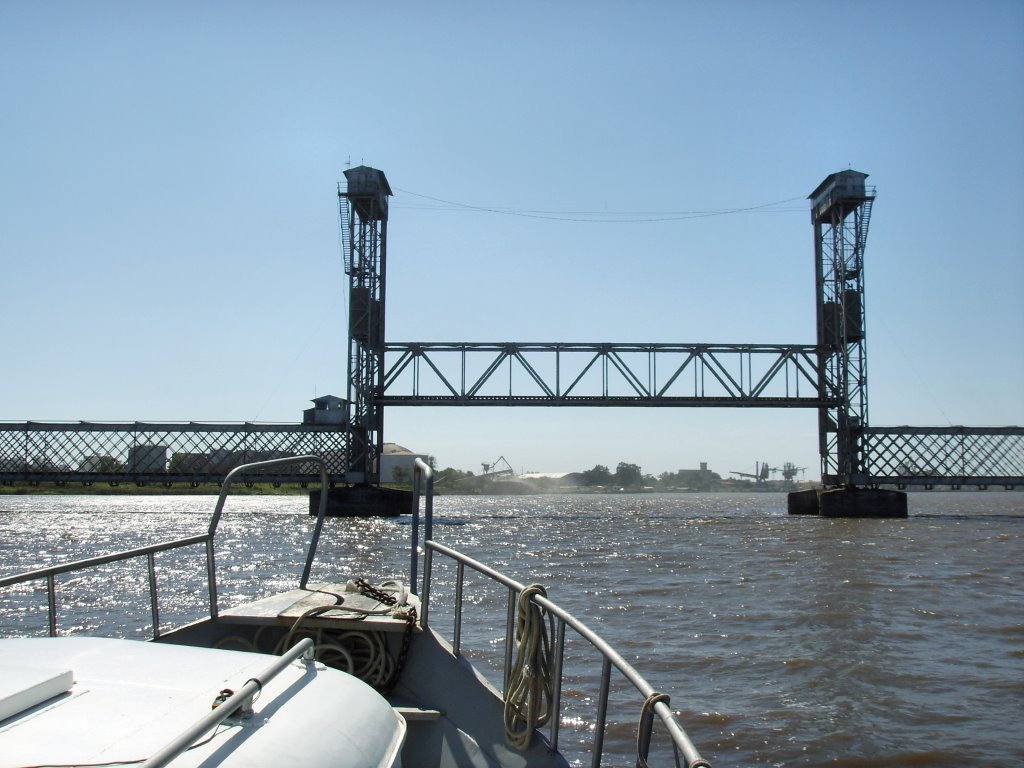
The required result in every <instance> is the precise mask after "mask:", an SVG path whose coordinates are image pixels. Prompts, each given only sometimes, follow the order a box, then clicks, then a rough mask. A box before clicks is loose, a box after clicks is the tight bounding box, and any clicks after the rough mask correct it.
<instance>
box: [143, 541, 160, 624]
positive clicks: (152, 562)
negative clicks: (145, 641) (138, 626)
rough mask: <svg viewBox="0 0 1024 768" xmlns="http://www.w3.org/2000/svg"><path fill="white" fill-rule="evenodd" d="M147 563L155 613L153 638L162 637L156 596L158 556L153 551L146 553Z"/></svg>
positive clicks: (152, 607)
mask: <svg viewBox="0 0 1024 768" xmlns="http://www.w3.org/2000/svg"><path fill="white" fill-rule="evenodd" d="M146 564H147V567H148V570H149V609H150V611H151V613H152V615H153V639H154V640H156V639H157V638H158V637H160V606H159V603H158V601H157V597H156V558H155V557H153V553H152V552H147V553H146Z"/></svg>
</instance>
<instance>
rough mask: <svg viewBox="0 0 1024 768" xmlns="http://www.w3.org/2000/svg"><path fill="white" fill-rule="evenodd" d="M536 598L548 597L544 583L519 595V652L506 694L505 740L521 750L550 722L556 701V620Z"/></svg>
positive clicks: (517, 636) (517, 625) (517, 617)
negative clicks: (553, 677) (554, 676)
mask: <svg viewBox="0 0 1024 768" xmlns="http://www.w3.org/2000/svg"><path fill="white" fill-rule="evenodd" d="M534 595H541V596H543V597H547V590H545V589H544V587H543V586H541V585H540V584H531V585H530V586H528V587H526V588H525V589H523V591H522V592H521V593H520V594H519V601H518V604H517V607H516V638H515V639H516V642H517V643H518V649H517V652H516V658H515V662H514V664H513V665H512V669H511V671H510V673H509V679H508V690H507V692H506V695H505V741H506V742H507V743H508V744H509V746H511V747H513V748H515V749H520V750H522V749H526V748H527V747H529V746H530V741H531V740H532V739H533V733H534V730H535V729H536V728H538V727H539V726H542V725H544V724H545V723H546V722H547V721H548V719H549V718H550V716H551V705H552V701H553V699H554V680H553V679H552V675H551V670H552V667H553V657H552V650H553V649H552V643H551V636H552V635H553V634H554V627H553V621H552V619H551V616H550V615H548V613H547V612H546V611H544V610H542V609H541V607H540V606H539V605H537V604H536V603H535V602H533V596H534ZM545 619H547V623H545Z"/></svg>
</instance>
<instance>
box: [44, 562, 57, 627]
mask: <svg viewBox="0 0 1024 768" xmlns="http://www.w3.org/2000/svg"><path fill="white" fill-rule="evenodd" d="M46 603H47V607H48V608H49V610H50V617H49V620H50V637H56V636H57V580H56V579H55V578H54V575H53V574H52V573H51V574H50V575H49V576H47V577H46Z"/></svg>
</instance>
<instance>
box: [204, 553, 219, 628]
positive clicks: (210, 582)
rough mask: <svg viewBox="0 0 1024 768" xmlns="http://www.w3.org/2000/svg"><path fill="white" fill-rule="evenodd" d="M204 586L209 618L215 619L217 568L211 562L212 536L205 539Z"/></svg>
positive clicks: (216, 608)
mask: <svg viewBox="0 0 1024 768" xmlns="http://www.w3.org/2000/svg"><path fill="white" fill-rule="evenodd" d="M206 586H207V589H209V591H210V618H211V619H216V618H217V613H218V606H217V567H216V565H215V564H214V561H213V534H212V533H211V534H209V538H207V539H206Z"/></svg>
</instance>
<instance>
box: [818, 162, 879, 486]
mask: <svg viewBox="0 0 1024 768" xmlns="http://www.w3.org/2000/svg"><path fill="white" fill-rule="evenodd" d="M866 178H867V174H866V173H860V172H858V171H840V172H839V173H833V174H832V175H830V176H828V177H827V178H826V179H825V180H824V181H823V182H822V183H821V184H819V185H818V188H817V189H815V190H814V192H812V193H811V195H810V197H809V199H810V200H811V221H812V223H813V224H814V256H815V281H816V288H817V290H816V298H817V327H818V341H817V345H818V356H819V366H818V370H819V374H818V391H819V396H820V397H821V399H822V400H824V401H827V402H828V403H829V404H828V405H827V406H823V407H822V408H820V409H819V411H818V450H819V454H820V456H821V479H822V483H823V484H824V485H825V486H826V487H829V486H846V487H854V486H856V485H858V484H862V483H863V482H864V478H866V477H867V472H866V469H867V468H866V467H865V466H864V461H865V452H864V446H863V429H864V427H866V426H867V424H868V386H867V382H868V378H867V354H866V346H865V332H864V331H865V324H864V318H865V314H864V246H865V244H866V241H867V234H868V223H869V221H870V218H871V205H872V202H873V201H874V198H875V195H874V190H873V189H870V188H868V187H866V186H865V185H864V180H865V179H866Z"/></svg>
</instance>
